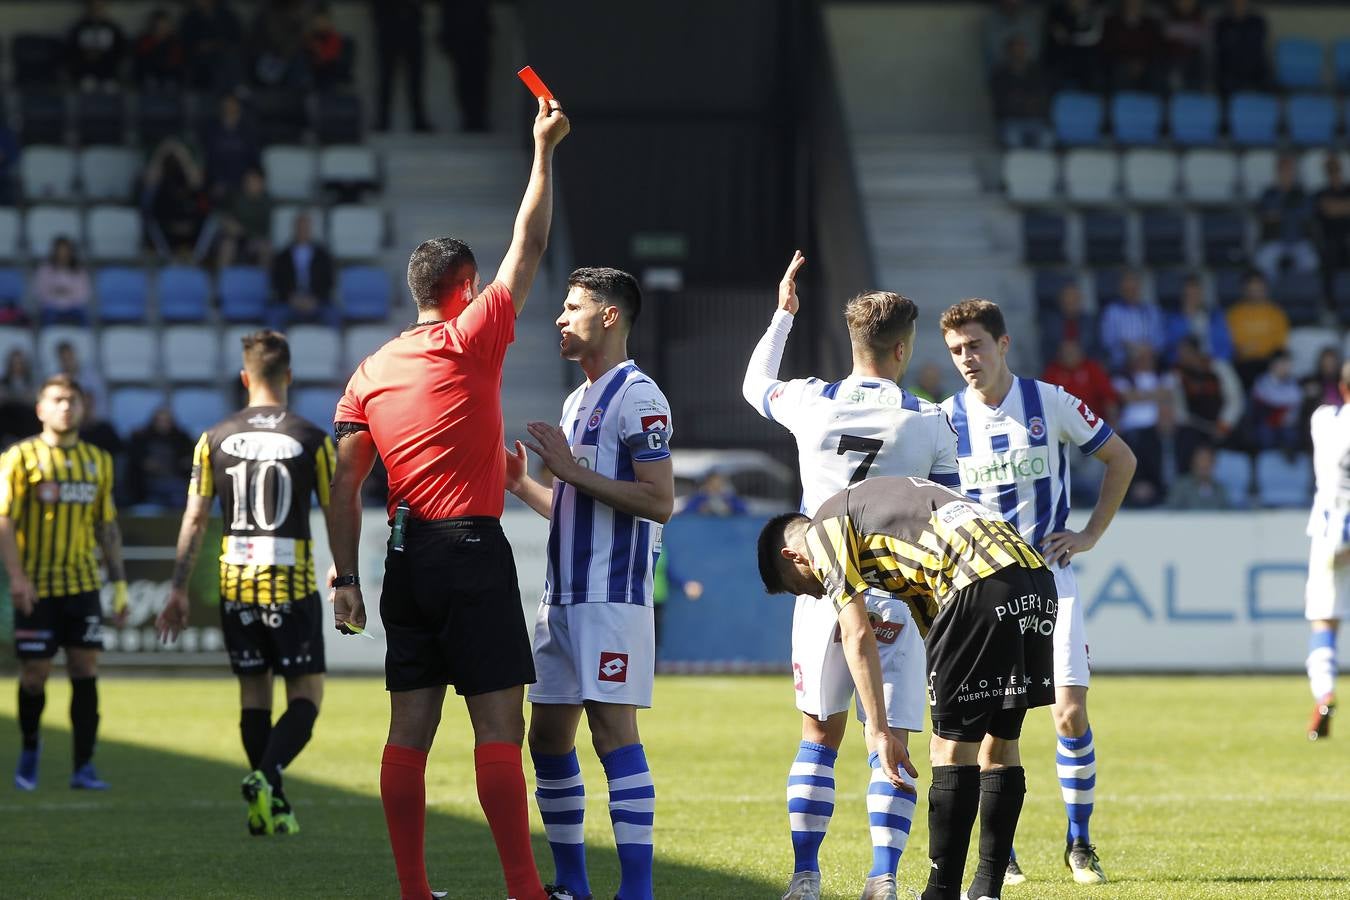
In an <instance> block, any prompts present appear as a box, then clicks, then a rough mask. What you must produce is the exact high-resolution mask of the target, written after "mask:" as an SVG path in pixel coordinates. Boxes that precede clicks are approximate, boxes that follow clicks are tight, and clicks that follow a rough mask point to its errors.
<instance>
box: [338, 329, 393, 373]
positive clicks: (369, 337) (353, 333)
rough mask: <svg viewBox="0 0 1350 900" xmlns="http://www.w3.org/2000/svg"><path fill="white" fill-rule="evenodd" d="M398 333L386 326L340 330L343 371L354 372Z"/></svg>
mask: <svg viewBox="0 0 1350 900" xmlns="http://www.w3.org/2000/svg"><path fill="white" fill-rule="evenodd" d="M397 332H398V329H397V328H391V327H389V326H388V325H354V326H351V327H349V328H344V329H343V330H342V359H343V363H344V365H345V369H344V371H347V372H354V371H356V367H357V366H359V365H360V364H361V360H363V359H365V358H366V357H367V356H369V355H370V354H372V353H374V352H375V351H376V350H378V349H380V348H381V347H382V346H384V344H385V343H386V342H387V341H388V340H389V339H390V338H392V337H393V336H394V335H395V334H396V333H397Z"/></svg>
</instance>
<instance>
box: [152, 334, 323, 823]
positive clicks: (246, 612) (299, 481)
mask: <svg viewBox="0 0 1350 900" xmlns="http://www.w3.org/2000/svg"><path fill="white" fill-rule="evenodd" d="M242 343H243V364H244V365H243V371H242V372H240V374H239V378H240V380H241V381H242V382H243V384H244V388H245V389H246V390H247V391H248V405H247V406H245V407H244V408H243V409H242V410H240V411H239V412H237V413H235V414H234V415H232V416H230V417H229V418H228V419H225V420H224V421H222V422H218V423H216V424H215V425H214V426H212V427H211V428H209V429H207V431H206V432H205V433H203V434H202V436H201V439H200V440H198V441H197V448H196V450H195V451H194V452H193V456H192V478H191V480H190V481H189V482H188V499H187V507H186V509H185V510H184V512H183V521H182V524H181V526H180V527H179V530H178V550H177V554H176V558H175V561H174V568H173V585H172V587H171V588H170V590H169V600H168V602H167V603H166V604H165V605H164V610H163V611H162V612H161V613H160V614H159V619H158V622H157V625H158V628H159V632H160V637H161V639H163V640H165V641H166V642H167V641H170V640H173V639H174V638H176V637H177V636H178V635H179V634H180V633H182V631H183V629H184V628H186V627H187V623H188V581H189V579H190V578H191V577H192V569H193V567H194V566H195V565H196V563H197V554H198V553H199V552H200V551H201V548H202V538H203V536H204V535H205V533H206V525H207V520H208V519H209V518H210V516H211V502H212V499H213V498H215V497H219V498H220V506H221V509H222V510H224V512H225V529H224V535H223V537H222V538H221V543H220V621H221V630H222V631H223V632H224V635H225V649H226V650H228V651H229V654H230V668H231V669H232V670H233V671H234V674H235V676H236V677H237V678H238V679H239V702H240V706H241V707H242V709H241V711H240V714H239V735H240V737H241V738H242V739H243V743H244V754H245V755H246V756H247V757H248V767H249V769H250V770H251V772H250V774H249V775H248V776H247V777H246V778H245V779H244V783H243V787H242V790H243V795H244V801H245V802H246V803H247V804H248V830H249V833H250V834H257V835H261V834H296V833H298V832H299V830H300V825H299V823H298V822H297V821H296V818H295V811H294V810H293V809H292V807H291V805H290V803H289V801H288V800H287V799H286V795H285V793H284V791H283V789H282V778H281V772H282V770H283V769H284V768H286V767H287V766H289V765H290V764H291V762H292V761H294V759H295V758H296V756H298V755H299V753H300V751H301V750H303V749H304V747H305V744H306V743H308V742H309V738H310V735H311V733H312V732H313V730H314V721H315V719H317V718H318V715H319V704H320V703H321V702H322V700H323V673H324V651H323V618H324V616H323V613H324V610H323V606H322V604H321V603H320V601H319V593H318V585H317V583H316V582H315V579H314V542H313V540H312V539H311V537H310V532H309V512H310V497H311V496H317V498H318V501H319V506H320V507H322V508H323V511H324V515H325V517H326V516H327V515H328V509H329V502H328V496H329V494H328V491H329V486H330V484H331V483H332V480H333V462H334V456H335V451H334V449H333V440H332V438H330V437H328V433H327V432H326V431H324V430H323V429H321V428H319V427H318V426H317V425H315V424H313V423H312V422H308V421H306V420H305V419H302V418H301V417H300V416H297V415H296V414H295V413H293V412H291V411H289V410H288V409H287V408H286V394H287V391H288V388H289V387H290V383H291V350H290V346H289V345H288V344H287V343H286V338H285V336H284V335H282V334H279V333H278V332H275V331H257V332H254V333H253V334H249V335H246V336H245V337H244V338H243V340H242ZM276 675H280V676H281V677H282V678H284V679H285V681H286V711H285V712H284V713H282V714H281V716H280V717H279V718H278V719H277V721H276V724H275V725H274V724H273V723H272V679H273V677H274V676H276Z"/></svg>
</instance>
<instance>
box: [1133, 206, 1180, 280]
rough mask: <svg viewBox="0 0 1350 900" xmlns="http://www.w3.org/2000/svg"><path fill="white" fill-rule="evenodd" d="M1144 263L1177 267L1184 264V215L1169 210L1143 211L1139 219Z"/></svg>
mask: <svg viewBox="0 0 1350 900" xmlns="http://www.w3.org/2000/svg"><path fill="white" fill-rule="evenodd" d="M1139 225H1140V233H1141V235H1142V239H1143V240H1142V243H1143V249H1144V253H1143V257H1144V262H1146V263H1148V264H1149V265H1150V266H1178V265H1181V264H1183V263H1185V262H1186V214H1185V213H1183V212H1180V211H1177V210H1170V209H1150V210H1145V211H1144V212H1143V213H1142V214H1141V215H1140V217H1139Z"/></svg>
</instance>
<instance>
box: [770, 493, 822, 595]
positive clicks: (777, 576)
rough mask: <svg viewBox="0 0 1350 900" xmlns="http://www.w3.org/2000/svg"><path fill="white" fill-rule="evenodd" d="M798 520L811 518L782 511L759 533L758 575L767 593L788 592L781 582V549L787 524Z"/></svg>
mask: <svg viewBox="0 0 1350 900" xmlns="http://www.w3.org/2000/svg"><path fill="white" fill-rule="evenodd" d="M798 521H801V522H809V521H811V520H810V519H808V518H807V517H806V516H804V515H802V514H801V513H797V512H790V513H782V514H780V515H777V516H774V517H773V518H772V519H770V520H769V521H768V522H767V523H766V524H765V526H764V530H763V531H761V532H760V533H759V551H758V553H759V577H760V580H761V581H763V582H764V590H765V591H766V592H767V593H770V594H786V593H788V587H787V585H786V584H784V583H783V570H782V565H783V554H782V552H781V551H782V549H783V548H784V547H786V546H787V530H788V526H790V525H791V524H792V523H793V522H798Z"/></svg>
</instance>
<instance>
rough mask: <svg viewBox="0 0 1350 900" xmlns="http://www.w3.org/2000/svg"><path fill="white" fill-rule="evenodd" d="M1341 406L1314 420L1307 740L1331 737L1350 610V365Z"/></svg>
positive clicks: (1319, 411) (1344, 373) (1343, 377)
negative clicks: (1341, 641)
mask: <svg viewBox="0 0 1350 900" xmlns="http://www.w3.org/2000/svg"><path fill="white" fill-rule="evenodd" d="M1340 392H1341V405H1340V406H1330V405H1327V406H1320V407H1318V408H1317V410H1316V412H1314V413H1313V415H1312V441H1313V472H1314V474H1315V476H1316V478H1317V491H1316V493H1315V494H1314V496H1313V506H1312V513H1311V514H1310V515H1309V516H1308V536H1309V537H1310V538H1311V539H1312V548H1311V550H1310V551H1309V554H1308V588H1307V596H1306V599H1305V603H1306V613H1305V614H1306V616H1307V618H1308V622H1309V624H1310V625H1311V626H1312V634H1311V635H1310V636H1309V640H1308V661H1307V667H1308V687H1310V688H1311V689H1312V695H1313V711H1312V716H1311V717H1310V718H1309V719H1308V740H1310V741H1315V740H1318V739H1319V738H1324V737H1326V736H1327V735H1328V734H1330V733H1331V716H1332V713H1334V712H1335V710H1336V633H1337V631H1339V629H1340V626H1341V619H1342V618H1344V617H1345V614H1346V610H1347V609H1350V600H1348V599H1347V598H1350V413H1347V411H1346V410H1347V406H1346V404H1350V363H1346V364H1345V365H1344V366H1342V367H1341V379H1340Z"/></svg>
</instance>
